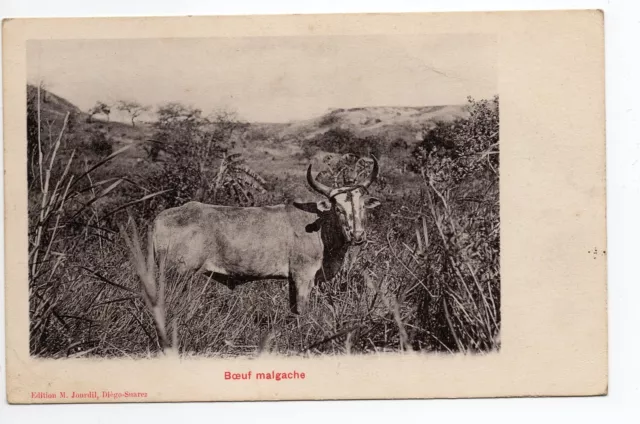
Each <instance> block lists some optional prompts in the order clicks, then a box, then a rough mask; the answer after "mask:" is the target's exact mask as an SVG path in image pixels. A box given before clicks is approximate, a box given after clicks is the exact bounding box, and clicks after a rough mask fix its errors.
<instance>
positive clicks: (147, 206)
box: [3, 10, 608, 404]
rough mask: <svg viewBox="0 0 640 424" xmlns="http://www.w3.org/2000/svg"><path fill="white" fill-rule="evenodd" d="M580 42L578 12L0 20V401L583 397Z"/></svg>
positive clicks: (593, 359) (586, 187) (589, 391)
mask: <svg viewBox="0 0 640 424" xmlns="http://www.w3.org/2000/svg"><path fill="white" fill-rule="evenodd" d="M603 40H604V37H603V20H602V14H600V13H599V12H598V11H588V10H585V11H555V12H486V13H485V12H478V13H475V12H469V13H406V14H351V15H348V14H335V15H280V16H208V17H206V16H201V17H183V18H177V17H176V18H173V17H165V18H160V17H156V18H150V17H141V18H91V19H85V18H70V19H42V20H40V19H13V20H9V21H5V22H4V24H3V84H4V85H3V87H4V88H3V113H4V116H3V119H4V121H3V124H4V160H5V162H4V167H5V169H4V178H5V184H4V190H5V210H4V213H5V224H6V225H5V247H6V250H5V263H6V268H5V281H6V284H5V288H4V290H5V298H6V302H5V317H6V323H7V324H6V350H5V353H6V364H7V365H6V370H7V397H8V401H9V402H10V403H26V404H32V403H114V402H151V403H153V402H218V401H277V400H329V399H333V400H336V399H340V400H355V399H425V398H473V397H515V396H594V395H603V394H606V393H607V390H608V374H607V373H608V367H607V365H608V345H607V328H608V327H607V291H606V290H607V266H606V265H607V250H608V249H607V238H606V213H605V212H606V191H605V186H606V173H605V138H604V134H605V132H604V123H605V120H604V116H605V113H604V112H605V110H604V67H603V64H604V49H603ZM531 52H536V54H531Z"/></svg>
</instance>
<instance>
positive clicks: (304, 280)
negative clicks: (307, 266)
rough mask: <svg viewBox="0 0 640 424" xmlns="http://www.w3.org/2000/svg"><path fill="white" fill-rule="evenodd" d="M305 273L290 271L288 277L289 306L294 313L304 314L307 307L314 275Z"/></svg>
mask: <svg viewBox="0 0 640 424" xmlns="http://www.w3.org/2000/svg"><path fill="white" fill-rule="evenodd" d="M307 274H309V273H292V275H291V277H290V278H289V307H290V308H291V312H293V313H294V314H296V315H304V314H305V313H306V312H307V309H308V305H309V295H310V293H311V287H312V286H313V280H314V275H313V273H310V274H311V275H307Z"/></svg>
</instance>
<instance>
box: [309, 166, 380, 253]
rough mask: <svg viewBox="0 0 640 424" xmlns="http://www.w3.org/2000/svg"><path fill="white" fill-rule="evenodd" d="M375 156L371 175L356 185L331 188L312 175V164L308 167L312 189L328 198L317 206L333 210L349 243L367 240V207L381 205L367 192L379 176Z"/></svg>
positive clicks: (324, 210)
mask: <svg viewBox="0 0 640 424" xmlns="http://www.w3.org/2000/svg"><path fill="white" fill-rule="evenodd" d="M371 157H372V158H373V171H372V172H371V175H369V177H368V178H367V179H366V180H365V181H364V182H362V183H359V184H358V183H356V184H355V185H350V186H345V187H339V188H331V187H328V186H326V185H324V184H322V183H321V182H319V181H316V180H315V179H314V178H313V176H312V175H311V164H309V168H307V182H308V183H309V185H310V186H311V188H312V189H314V190H315V191H317V192H318V193H320V194H322V195H323V196H325V197H327V199H328V200H321V201H320V202H318V204H317V207H318V210H319V211H320V212H329V211H333V212H334V213H335V214H336V216H337V218H338V222H339V223H340V228H341V229H342V234H343V236H344V237H345V239H346V241H347V243H353V244H362V243H364V242H365V241H366V240H367V235H366V230H365V228H364V217H365V216H364V215H365V209H372V208H375V207H377V206H379V205H380V201H379V200H378V199H376V198H375V197H370V196H368V194H367V190H368V188H369V186H370V185H371V184H372V183H373V182H374V181H375V180H376V178H377V177H378V170H379V168H378V160H377V159H376V158H375V156H373V155H371Z"/></svg>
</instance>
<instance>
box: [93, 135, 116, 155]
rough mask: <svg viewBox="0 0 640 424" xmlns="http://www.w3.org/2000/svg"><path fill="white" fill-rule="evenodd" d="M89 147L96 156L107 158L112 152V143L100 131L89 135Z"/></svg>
mask: <svg viewBox="0 0 640 424" xmlns="http://www.w3.org/2000/svg"><path fill="white" fill-rule="evenodd" d="M90 146H91V150H92V151H93V153H95V154H96V155H98V156H108V155H110V154H111V153H112V152H113V141H112V140H111V138H110V137H109V136H107V134H106V133H104V132H102V131H96V132H94V133H93V134H92V135H91V141H90Z"/></svg>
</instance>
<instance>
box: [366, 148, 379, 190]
mask: <svg viewBox="0 0 640 424" xmlns="http://www.w3.org/2000/svg"><path fill="white" fill-rule="evenodd" d="M371 157H372V158H373V171H371V175H369V178H368V179H367V180H366V181H365V182H364V183H363V184H362V186H363V187H364V188H369V186H370V185H371V184H372V183H373V182H374V181H375V180H376V178H378V171H379V167H378V159H376V157H375V156H373V155H371Z"/></svg>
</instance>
